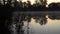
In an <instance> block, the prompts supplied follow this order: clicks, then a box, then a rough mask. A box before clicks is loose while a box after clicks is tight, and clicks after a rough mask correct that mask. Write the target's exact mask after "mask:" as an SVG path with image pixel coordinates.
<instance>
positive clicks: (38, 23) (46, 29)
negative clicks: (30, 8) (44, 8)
mask: <svg viewBox="0 0 60 34" xmlns="http://www.w3.org/2000/svg"><path fill="white" fill-rule="evenodd" d="M20 14H21V15H20ZM25 14H26V15H28V14H27V13H25ZM25 14H22V13H19V14H18V13H15V14H14V17H13V23H12V25H11V26H10V30H11V34H60V20H58V19H55V20H52V19H50V18H49V17H48V16H49V15H45V14H44V13H43V14H42V13H41V16H42V17H41V16H39V14H38V13H37V15H38V16H39V17H36V14H35V15H33V13H31V15H30V14H29V16H26V15H25ZM22 15H23V16H22ZM43 15H45V17H44V16H43ZM32 16H33V17H32ZM15 18H17V19H15ZM27 18H28V19H27ZM21 19H22V20H21ZM24 19H27V20H24ZM30 19H31V20H30ZM22 23H23V24H24V25H21V24H22ZM16 25H17V26H16ZM17 30H18V31H17Z"/></svg>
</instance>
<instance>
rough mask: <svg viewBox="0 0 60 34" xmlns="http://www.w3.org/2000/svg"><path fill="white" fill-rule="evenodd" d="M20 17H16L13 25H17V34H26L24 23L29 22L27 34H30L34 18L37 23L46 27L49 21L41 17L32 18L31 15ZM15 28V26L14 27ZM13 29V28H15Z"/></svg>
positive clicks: (21, 15) (20, 15) (20, 14)
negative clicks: (30, 26)
mask: <svg viewBox="0 0 60 34" xmlns="http://www.w3.org/2000/svg"><path fill="white" fill-rule="evenodd" d="M17 15H18V16H14V19H13V23H12V24H13V25H14V24H15V31H16V32H14V33H15V34H16V33H17V34H24V30H23V26H24V22H23V21H27V34H29V23H30V22H31V18H34V19H35V20H36V21H35V22H36V23H39V24H40V25H45V24H46V23H47V19H46V18H45V17H40V16H31V15H30V14H28V15H25V14H22V13H19V14H17ZM13 27H14V26H13ZM13 27H12V28H13Z"/></svg>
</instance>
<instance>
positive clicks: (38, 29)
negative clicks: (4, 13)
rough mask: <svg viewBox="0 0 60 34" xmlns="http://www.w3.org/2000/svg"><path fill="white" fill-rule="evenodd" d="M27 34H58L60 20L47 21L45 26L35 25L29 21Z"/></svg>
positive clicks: (59, 31)
mask: <svg viewBox="0 0 60 34" xmlns="http://www.w3.org/2000/svg"><path fill="white" fill-rule="evenodd" d="M25 26H27V22H24V28H25V29H24V30H25V34H27V29H26V28H27V27H25ZM29 34H60V20H52V19H49V18H48V19H47V23H46V24H45V25H40V24H39V23H36V22H35V21H34V19H31V22H30V23H29Z"/></svg>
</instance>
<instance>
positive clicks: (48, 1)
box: [17, 0, 60, 4]
mask: <svg viewBox="0 0 60 34" xmlns="http://www.w3.org/2000/svg"><path fill="white" fill-rule="evenodd" d="M17 1H19V0H17ZM26 1H27V0H22V2H26ZM30 1H31V4H34V3H35V0H30ZM52 2H60V0H47V3H48V4H50V3H52Z"/></svg>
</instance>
